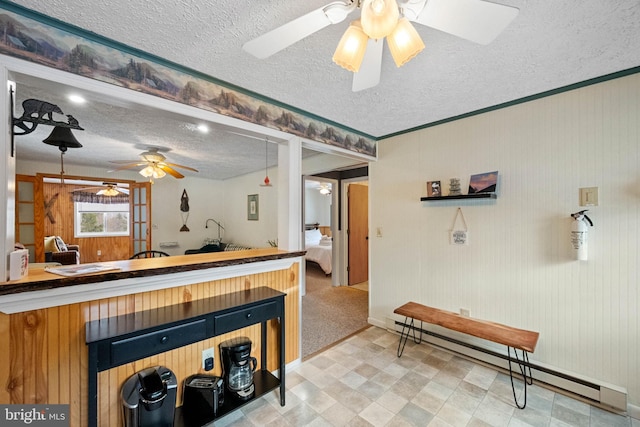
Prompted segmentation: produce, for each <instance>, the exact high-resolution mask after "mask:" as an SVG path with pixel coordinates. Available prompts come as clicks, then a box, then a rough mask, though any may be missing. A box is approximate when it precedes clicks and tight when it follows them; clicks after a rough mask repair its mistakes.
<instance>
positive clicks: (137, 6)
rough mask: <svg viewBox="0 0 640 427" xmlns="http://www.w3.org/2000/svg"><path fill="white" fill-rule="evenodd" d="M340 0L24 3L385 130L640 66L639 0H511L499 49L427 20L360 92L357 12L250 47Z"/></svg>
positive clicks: (363, 127) (321, 112)
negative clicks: (512, 15) (349, 58)
mask: <svg viewBox="0 0 640 427" xmlns="http://www.w3.org/2000/svg"><path fill="white" fill-rule="evenodd" d="M328 2H329V1H328V0H308V1H292V0H271V1H268V2H256V1H250V0H218V1H207V2H203V1H201V0H200V1H197V0H180V1H177V0H176V1H171V2H162V3H157V4H150V3H149V2H147V1H141V0H135V1H130V0H110V1H109V2H93V4H91V7H87V6H86V2H85V1H81V0H48V1H46V2H43V1H41V0H38V1H35V0H18V1H15V3H17V4H19V5H22V6H25V7H27V8H30V9H33V10H35V11H38V12H41V13H44V14H46V15H49V16H52V17H54V18H57V19H59V20H61V21H64V22H67V23H70V24H73V25H76V26H78V27H80V28H83V29H86V30H90V31H93V32H95V33H98V34H100V35H102V36H105V37H108V38H111V39H114V40H116V41H118V42H122V43H124V44H127V45H129V46H131V47H134V48H137V49H140V50H143V51H145V52H148V53H151V54H154V55H157V56H160V57H162V58H165V59H167V60H169V61H173V62H175V63H178V64H181V65H184V66H187V67H189V68H192V69H194V70H197V71H200V72H203V73H205V74H208V75H211V76H213V77H215V78H217V79H219V80H222V81H226V82H229V83H232V84H234V85H237V86H240V87H243V88H245V89H248V90H250V91H253V92H256V93H258V94H261V95H263V96H266V97H269V98H273V99H275V100H277V101H280V102H283V103H285V104H288V105H291V106H294V107H296V108H298V109H300V110H304V111H307V112H309V113H312V114H314V115H317V116H319V117H323V118H325V119H328V120H331V121H335V122H337V123H340V124H342V125H344V126H347V127H350V128H353V129H356V130H358V131H360V132H364V133H367V134H369V135H372V136H374V137H382V136H385V135H389V134H392V133H395V132H399V131H404V130H407V129H411V128H414V127H418V126H421V125H424V124H427V123H432V122H436V121H439V120H443V119H447V118H450V117H455V116H458V115H461V114H465V113H468V112H472V111H475V110H479V109H483V108H487V107H491V106H494V105H498V104H501V103H504V102H508V101H512V100H515V99H519V98H523V97H527V96H530V95H535V94H538V93H541V92H545V91H548V90H552V89H556V88H560V87H563V86H566V85H570V84H574V83H577V82H581V81H585V80H588V79H591V78H595V77H599V76H603V75H606V74H609V73H613V72H617V71H621V70H625V69H629V68H633V67H637V66H638V65H640V2H638V1H637V0H616V1H609V2H603V1H601V0H585V1H581V2H575V1H569V0H563V1H557V0H554V1H552V0H540V1H527V0H508V1H507V0H500V1H497V3H503V4H508V5H511V6H514V7H517V8H519V9H520V13H519V15H518V16H517V18H516V19H515V20H514V21H513V23H512V24H511V25H510V26H509V27H507V29H506V30H505V31H504V32H503V33H502V34H501V35H499V36H498V38H497V39H496V40H495V41H494V42H492V43H491V44H489V45H487V46H482V45H477V44H474V43H471V42H469V41H466V40H463V39H460V38H457V37H455V36H451V35H449V34H446V33H443V32H440V31H437V30H434V29H431V28H429V27H425V26H421V25H416V28H417V30H418V32H419V33H420V35H421V37H422V39H423V40H424V41H425V44H426V48H425V50H424V51H422V52H421V53H420V54H419V55H418V56H417V57H416V58H414V59H413V60H412V61H410V62H409V63H408V64H406V65H405V66H404V67H402V68H396V66H395V64H394V63H393V61H392V60H391V58H390V55H389V52H388V50H387V48H386V47H385V52H384V58H383V64H382V78H381V83H380V84H379V85H378V86H376V87H374V88H372V89H368V90H365V91H362V92H357V93H354V92H352V91H351V81H352V74H351V73H350V72H348V71H345V70H344V69H342V68H340V67H338V66H337V65H335V64H333V63H332V61H331V57H332V54H333V51H334V49H335V46H336V45H337V43H338V41H339V39H340V37H341V35H342V33H343V32H344V30H345V29H346V27H347V26H348V23H349V21H350V20H351V19H355V17H354V16H357V12H354V14H353V15H351V16H350V17H349V18H347V20H346V21H344V22H342V23H340V24H336V25H332V26H330V27H327V28H324V29H322V30H320V31H319V32H317V33H315V34H313V35H311V36H309V37H307V38H306V39H304V40H302V41H300V42H298V43H296V44H294V45H292V46H290V47H289V48H287V49H285V50H283V51H281V52H279V53H277V54H275V55H273V56H272V57H270V58H268V59H265V60H259V59H256V58H254V57H253V56H251V55H249V54H247V53H246V52H244V51H243V50H242V48H241V47H242V45H243V44H244V43H245V42H247V41H248V40H251V39H253V38H255V37H257V36H259V35H261V34H263V33H265V32H267V31H269V30H271V29H274V28H276V27H278V26H280V25H282V24H284V23H286V22H288V21H290V20H292V19H294V18H296V17H298V16H301V15H303V14H305V13H307V12H310V11H311V10H314V9H316V8H319V7H321V6H323V5H325V4H327V3H328ZM114 114H115V113H114ZM140 129H142V127H140ZM141 132H142V130H141ZM142 139H144V140H145V141H146V140H147V138H146V137H145V138H140V140H141V141H142ZM138 142H140V141H138ZM161 142H162V141H161ZM185 144H187V143H185ZM185 151H187V152H188V151H189V150H188V149H187V148H185ZM254 151H255V150H254ZM168 157H170V156H168ZM196 157H197V156H196ZM170 160H171V159H170ZM187 160H188V159H187ZM187 160H185V161H187ZM230 161H231V160H230ZM176 162H177V163H180V161H177V160H176Z"/></svg>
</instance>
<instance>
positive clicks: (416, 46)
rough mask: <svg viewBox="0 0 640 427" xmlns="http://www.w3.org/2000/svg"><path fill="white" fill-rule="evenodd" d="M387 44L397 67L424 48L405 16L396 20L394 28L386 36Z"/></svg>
mask: <svg viewBox="0 0 640 427" xmlns="http://www.w3.org/2000/svg"><path fill="white" fill-rule="evenodd" d="M387 45H388V46H389V50H390V51H391V56H392V57H393V61H394V62H395V63H396V65H397V66H398V67H402V66H403V65H404V64H406V63H407V62H409V61H410V60H411V59H413V58H414V57H415V56H416V55H417V54H418V53H420V52H421V51H422V49H424V42H423V41H422V39H421V38H420V35H419V34H418V32H417V31H416V29H415V28H414V27H413V25H411V22H409V20H408V19H407V18H401V19H400V20H399V21H398V25H397V26H396V28H395V29H394V30H393V32H392V33H391V34H390V35H389V37H387Z"/></svg>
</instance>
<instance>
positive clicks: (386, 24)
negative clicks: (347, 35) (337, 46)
mask: <svg viewBox="0 0 640 427" xmlns="http://www.w3.org/2000/svg"><path fill="white" fill-rule="evenodd" d="M399 16H400V12H399V10H398V3H396V0H365V1H364V3H363V4H362V12H361V14H360V20H361V21H362V30H363V31H364V33H365V34H366V35H368V36H369V37H371V38H372V39H382V38H385V37H387V36H388V35H389V34H391V32H392V31H393V29H394V28H395V27H396V24H397V22H398V17H399Z"/></svg>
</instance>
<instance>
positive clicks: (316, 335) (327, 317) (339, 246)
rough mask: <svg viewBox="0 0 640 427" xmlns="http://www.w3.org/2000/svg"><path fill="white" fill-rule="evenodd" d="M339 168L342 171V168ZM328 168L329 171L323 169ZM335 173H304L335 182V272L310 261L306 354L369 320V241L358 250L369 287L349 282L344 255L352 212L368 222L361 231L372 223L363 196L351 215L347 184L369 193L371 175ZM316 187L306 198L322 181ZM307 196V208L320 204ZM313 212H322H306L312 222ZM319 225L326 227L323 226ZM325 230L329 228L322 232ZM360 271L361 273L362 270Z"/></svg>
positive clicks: (332, 197)
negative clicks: (368, 178) (318, 174)
mask: <svg viewBox="0 0 640 427" xmlns="http://www.w3.org/2000/svg"><path fill="white" fill-rule="evenodd" d="M340 172H341V173H344V171H340ZM329 174H331V173H326V174H322V175H329ZM332 176H335V178H333V179H330V178H326V177H319V176H305V182H306V181H307V180H315V181H319V182H321V181H327V182H330V183H331V184H332V185H331V186H330V187H329V189H330V190H331V194H330V195H328V194H325V196H324V197H329V196H330V200H331V203H330V204H331V216H330V222H331V238H332V242H331V243H332V247H333V260H334V262H333V266H332V273H331V276H327V275H326V274H325V272H324V271H323V270H322V269H321V268H320V267H319V266H318V265H317V263H315V262H312V261H307V262H306V267H305V283H306V293H305V295H304V296H303V298H302V328H301V329H302V358H303V359H305V358H308V357H310V356H312V355H313V354H315V353H316V352H318V351H321V350H322V349H325V348H327V347H329V346H331V345H333V344H335V343H336V342H339V341H341V340H343V339H345V338H347V337H349V336H351V335H352V334H353V333H356V332H358V331H360V330H362V329H363V328H366V327H368V326H369V324H368V316H369V294H368V292H367V291H368V289H367V287H366V282H367V280H368V249H367V247H368V246H367V247H365V248H364V250H360V251H359V252H358V253H359V254H360V255H362V254H364V258H365V261H364V262H365V263H366V265H365V266H364V272H365V273H364V274H365V278H364V279H362V280H363V281H364V282H365V287H363V288H359V287H358V285H356V286H347V285H349V282H348V279H349V275H348V272H347V263H346V260H345V257H346V255H347V254H348V253H349V250H347V241H348V239H347V230H348V229H349V216H353V217H355V218H356V219H358V220H359V221H358V222H359V223H360V224H364V225H363V226H362V229H361V230H360V231H358V233H362V234H364V236H365V238H366V236H367V229H368V202H367V201H366V200H365V201H364V202H357V203H353V204H354V206H358V207H359V208H360V209H364V212H363V211H362V210H361V211H358V212H355V213H353V214H352V215H350V214H349V211H348V210H347V209H346V208H347V207H348V200H346V188H348V187H347V185H354V186H357V187H358V189H364V192H365V196H366V197H367V198H368V186H367V185H366V184H367V177H366V176H362V177H360V178H358V179H354V178H352V177H349V178H346V179H341V177H340V175H337V174H336V173H335V172H333V175H332ZM347 176H348V175H347ZM306 186H307V187H309V185H306ZM316 187H317V188H315V189H313V190H309V189H307V190H305V198H306V199H316V200H317V198H318V195H317V194H316V193H319V191H320V189H322V188H323V186H322V185H321V184H320V185H318V184H316ZM356 191H357V190H356ZM306 199H305V201H304V206H305V210H308V209H310V208H311V207H312V206H316V207H317V206H320V205H321V204H320V203H319V202H317V201H315V202H311V203H309V200H306ZM328 204H329V203H328V202H327V205H328ZM362 207H364V208H362ZM327 209H328V208H327ZM314 215H315V216H314ZM312 217H313V218H316V217H317V218H323V216H322V215H319V214H310V213H308V212H305V214H304V223H305V224H308V225H312V224H309V220H310V219H312ZM324 218H326V216H325V217H324ZM320 222H321V221H320ZM321 228H322V229H323V230H326V229H325V228H323V227H321ZM322 234H325V233H324V232H323V233H322ZM305 235H306V232H305ZM305 246H306V247H307V252H309V246H308V245H305ZM351 252H352V253H356V250H351ZM359 263H360V264H362V261H359ZM360 277H361V278H362V276H360ZM360 284H362V282H360Z"/></svg>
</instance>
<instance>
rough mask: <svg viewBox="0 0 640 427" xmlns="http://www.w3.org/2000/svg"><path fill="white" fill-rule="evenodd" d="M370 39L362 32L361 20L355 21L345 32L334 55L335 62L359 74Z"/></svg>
mask: <svg viewBox="0 0 640 427" xmlns="http://www.w3.org/2000/svg"><path fill="white" fill-rule="evenodd" d="M368 40H369V37H367V35H366V34H365V33H364V32H363V31H362V25H360V20H357V21H353V22H351V24H350V25H349V28H347V31H345V32H344V34H343V35H342V38H341V39H340V43H338V47H337V48H336V51H335V52H334V54H333V62H335V63H336V64H338V65H339V66H341V67H342V68H344V69H347V70H349V71H352V72H354V73H357V72H358V70H360V65H361V64H362V59H363V58H364V52H365V51H366V49H367V41H368Z"/></svg>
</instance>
